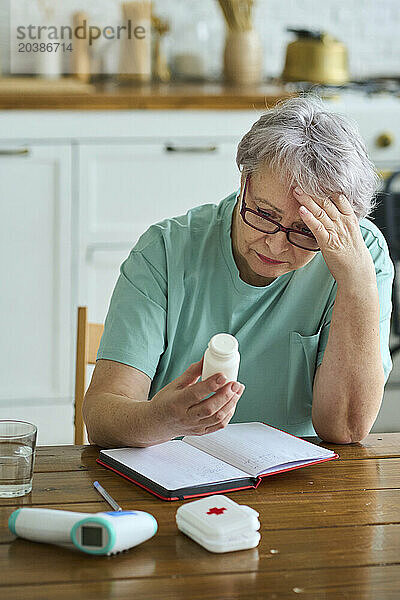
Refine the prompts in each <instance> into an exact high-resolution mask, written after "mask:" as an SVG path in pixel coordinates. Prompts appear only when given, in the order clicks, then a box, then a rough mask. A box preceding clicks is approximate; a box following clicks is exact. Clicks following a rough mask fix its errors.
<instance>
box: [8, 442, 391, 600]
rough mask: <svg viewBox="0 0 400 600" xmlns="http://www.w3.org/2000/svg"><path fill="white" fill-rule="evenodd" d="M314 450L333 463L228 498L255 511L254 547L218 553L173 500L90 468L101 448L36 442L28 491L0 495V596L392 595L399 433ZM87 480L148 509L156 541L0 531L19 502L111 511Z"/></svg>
mask: <svg viewBox="0 0 400 600" xmlns="http://www.w3.org/2000/svg"><path fill="white" fill-rule="evenodd" d="M313 441H317V440H313ZM323 445H324V446H326V447H329V448H332V449H334V450H336V451H337V452H338V453H339V454H340V459H339V460H336V461H328V462H326V463H321V464H319V465H314V466H310V467H305V468H304V469H298V470H295V471H291V472H288V473H283V474H280V475H273V476H270V477H267V478H265V479H264V481H263V483H262V484H261V485H260V486H259V487H258V488H257V490H244V491H242V492H235V493H232V494H228V495H229V496H230V497H231V498H232V499H234V500H235V501H237V502H239V503H241V504H248V505H250V506H252V507H253V508H255V509H256V510H257V511H258V512H259V513H260V521H261V542H260V544H259V546H258V547H257V548H254V549H252V550H244V551H241V552H231V553H225V554H212V553H209V552H207V550H205V549H204V548H202V547H201V546H199V545H197V544H196V543H195V542H193V541H192V540H190V539H189V538H187V537H186V536H184V535H183V534H182V533H180V532H179V531H178V529H177V527H176V525H175V512H176V510H177V508H178V507H179V506H180V505H181V504H182V503H181V502H172V503H170V502H163V501H162V500H159V499H157V498H155V497H153V496H152V495H150V494H149V493H147V492H146V491H144V490H142V489H141V488H139V487H137V486H135V485H133V484H131V483H129V482H128V481H126V480H125V479H123V478H122V477H119V476H118V475H116V474H113V473H111V472H110V471H107V470H106V469H103V468H102V467H101V466H99V465H98V464H97V463H96V462H95V461H96V458H97V457H98V453H99V448H97V447H93V446H48V447H40V448H38V449H37V457H36V463H35V475H34V483H33V490H32V492H31V493H30V494H29V495H27V496H25V497H23V498H19V499H1V500H0V573H1V577H0V597H1V598H2V600H8V599H10V600H11V599H12V600H15V599H18V600H25V599H26V600H36V599H37V600H39V599H40V600H46V599H49V600H50V599H51V600H64V599H67V598H68V599H70V598H85V600H90V599H91V598H93V599H94V598H96V600H102V599H108V598H113V599H114V598H115V599H118V600H122V599H126V600H128V599H129V600H131V599H132V598H138V599H140V600H142V599H143V600H147V599H149V600H154V599H156V598H157V600H167V599H169V600H172V599H177V600H179V599H185V600H186V599H190V600H200V599H202V600H207V599H210V600H211V599H212V600H217V599H218V600H220V599H221V600H225V599H226V600H228V599H229V600H230V599H232V598H240V599H244V600H246V599H249V600H250V599H252V600H255V599H257V600H259V599H260V600H261V599H262V600H264V598H265V599H269V598H271V599H277V600H280V599H286V598H288V599H289V598H297V597H299V598H307V599H312V600H314V599H315V600H331V599H332V600H333V599H334V600H336V599H347V598H348V599H351V600H354V599H362V600H367V599H368V600H369V599H371V600H372V599H373V600H386V599H393V600H398V599H399V598H400V434H371V435H369V436H368V437H367V438H366V440H364V442H363V443H361V444H352V445H348V446H335V445H330V444H323ZM96 479H98V480H99V481H100V483H101V484H102V485H103V486H104V487H105V488H106V489H107V490H108V491H109V492H110V493H111V495H112V496H113V497H114V498H115V499H116V501H117V502H118V503H119V504H121V505H122V506H123V508H125V509H134V508H136V509H138V510H145V511H148V512H150V513H151V514H153V515H154V516H155V517H156V519H157V521H158V524H159V530H158V532H157V534H156V536H155V537H154V538H152V539H151V540H149V541H147V542H145V543H144V544H142V545H140V546H137V547H136V548H133V549H131V550H129V551H128V552H124V553H122V554H119V555H116V556H112V557H94V556H89V555H85V554H82V553H79V552H75V551H72V550H68V549H65V548H61V547H57V546H50V545H46V544H37V543H33V542H28V541H26V540H22V539H17V538H15V537H14V536H13V535H12V534H11V533H10V532H9V530H8V527H7V521H8V517H9V515H10V513H11V512H12V511H13V510H15V509H16V508H18V507H22V506H36V507H47V508H60V509H65V510H76V511H81V512H88V513H94V512H99V511H102V510H109V506H108V505H107V504H106V503H105V502H104V501H103V500H102V498H101V497H100V496H99V494H98V493H97V492H96V491H95V489H94V488H93V481H94V480H96Z"/></svg>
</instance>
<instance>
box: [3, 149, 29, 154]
mask: <svg viewBox="0 0 400 600" xmlns="http://www.w3.org/2000/svg"><path fill="white" fill-rule="evenodd" d="M27 154H29V148H4V149H3V148H0V156H26V155H27Z"/></svg>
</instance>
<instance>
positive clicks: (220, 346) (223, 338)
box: [209, 333, 239, 356]
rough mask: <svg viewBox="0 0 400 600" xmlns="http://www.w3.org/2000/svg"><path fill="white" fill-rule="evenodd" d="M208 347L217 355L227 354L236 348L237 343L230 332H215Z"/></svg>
mask: <svg viewBox="0 0 400 600" xmlns="http://www.w3.org/2000/svg"><path fill="white" fill-rule="evenodd" d="M209 347H210V349H211V350H212V351H213V352H215V354H218V356H228V355H229V354H232V353H233V352H236V351H237V350H238V348H239V344H238V341H237V339H236V338H235V337H234V336H233V335H231V334H230V333H217V335H214V336H213V337H212V338H211V340H210V342H209Z"/></svg>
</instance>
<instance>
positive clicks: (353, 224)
mask: <svg viewBox="0 0 400 600" xmlns="http://www.w3.org/2000/svg"><path fill="white" fill-rule="evenodd" d="M293 197H294V198H295V199H296V200H297V202H299V204H300V207H299V214H300V217H301V218H302V220H303V221H304V223H305V224H306V225H307V227H308V228H309V229H310V231H311V233H312V234H313V235H314V237H315V238H316V240H317V242H318V245H319V247H320V249H321V252H322V255H323V257H324V259H325V262H326V264H327V267H328V269H329V270H330V272H331V274H332V276H333V277H334V278H335V280H336V281H337V283H338V284H340V283H342V282H343V283H346V284H347V283H349V282H351V283H352V284H353V285H354V283H356V282H360V283H361V282H362V281H364V282H365V277H375V267H374V263H373V260H372V257H371V255H370V253H369V251H368V248H367V246H366V245H365V242H364V239H363V237H362V234H361V230H360V226H359V223H358V219H357V217H356V215H355V213H354V210H353V208H352V206H351V204H350V202H349V201H348V199H347V198H346V196H344V195H343V194H332V195H331V196H330V197H329V198H328V197H327V198H326V199H323V200H321V199H319V198H317V199H316V198H312V197H311V196H309V195H308V194H306V193H305V192H303V191H302V190H301V189H300V188H299V187H296V188H295V189H294V190H293Z"/></svg>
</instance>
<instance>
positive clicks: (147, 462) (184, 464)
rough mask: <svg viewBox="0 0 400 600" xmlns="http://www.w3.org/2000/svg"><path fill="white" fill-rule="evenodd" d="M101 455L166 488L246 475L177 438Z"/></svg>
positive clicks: (104, 452) (178, 487)
mask: <svg viewBox="0 0 400 600" xmlns="http://www.w3.org/2000/svg"><path fill="white" fill-rule="evenodd" d="M104 455H107V456H110V457H112V458H113V459H114V460H117V461H118V462H119V463H121V464H122V465H126V466H127V467H129V468H130V469H133V470H134V471H137V472H138V473H141V474H142V475H144V476H145V477H147V478H148V479H151V480H152V481H154V482H156V483H158V484H159V485H161V486H163V487H164V488H166V489H167V490H178V489H180V488H185V487H190V486H194V485H201V484H207V483H215V482H218V481H226V480H230V479H242V478H244V477H248V473H244V472H243V471H241V470H239V469H237V468H235V467H233V466H231V465H230V464H227V463H224V462H222V461H220V460H218V459H216V458H214V457H213V456H209V455H208V454H206V453H205V452H201V451H199V450H197V449H196V448H194V447H192V446H189V444H184V443H183V442H182V441H180V440H176V441H171V442H165V443H164V444H159V445H158V446H150V447H148V448H116V449H113V450H102V451H101V452H100V460H101V457H102V456H104Z"/></svg>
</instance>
